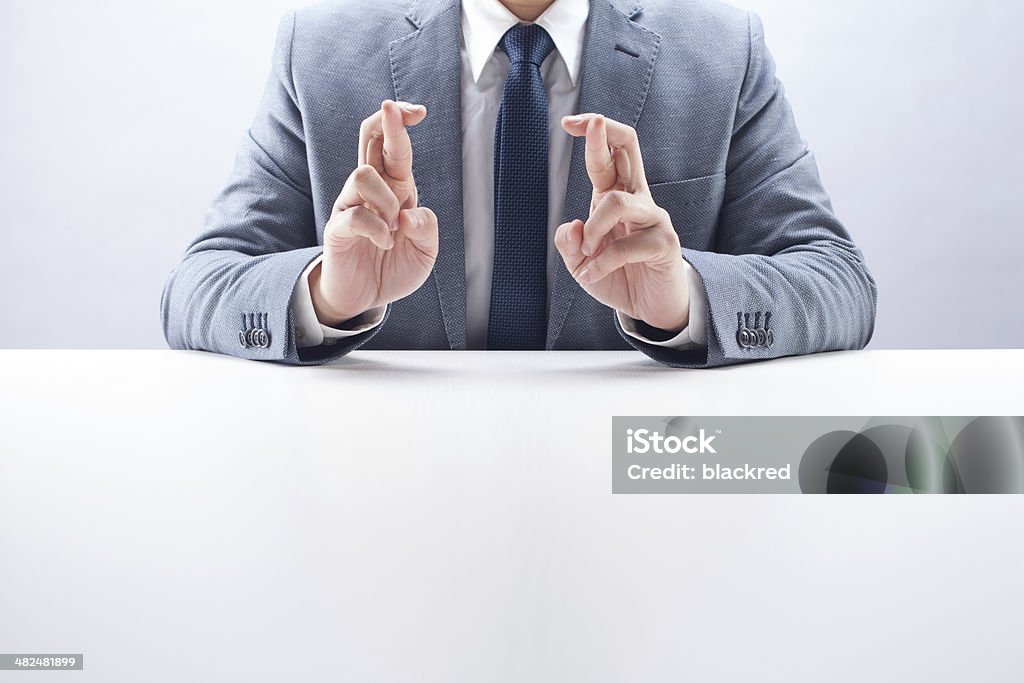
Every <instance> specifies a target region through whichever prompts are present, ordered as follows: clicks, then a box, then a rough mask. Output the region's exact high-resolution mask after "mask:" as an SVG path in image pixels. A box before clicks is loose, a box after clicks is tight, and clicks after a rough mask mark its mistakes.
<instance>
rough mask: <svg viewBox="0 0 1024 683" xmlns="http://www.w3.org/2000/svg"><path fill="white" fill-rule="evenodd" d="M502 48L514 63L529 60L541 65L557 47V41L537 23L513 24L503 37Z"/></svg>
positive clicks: (531, 62)
mask: <svg viewBox="0 0 1024 683" xmlns="http://www.w3.org/2000/svg"><path fill="white" fill-rule="evenodd" d="M501 49H503V50H504V51H505V53H506V54H507V55H508V59H509V61H510V62H512V63H513V64H518V63H521V62H529V63H530V64H533V65H535V66H538V67H539V66H540V65H541V64H543V63H544V60H545V59H547V56H548V55H549V54H551V51H552V50H554V49H555V43H554V42H553V41H552V40H551V36H549V35H548V32H547V31H545V30H544V29H543V28H541V27H540V26H538V25H537V24H518V25H517V26H513V27H512V28H510V29H509V30H508V31H507V32H506V33H505V36H504V37H503V38H502V39H501Z"/></svg>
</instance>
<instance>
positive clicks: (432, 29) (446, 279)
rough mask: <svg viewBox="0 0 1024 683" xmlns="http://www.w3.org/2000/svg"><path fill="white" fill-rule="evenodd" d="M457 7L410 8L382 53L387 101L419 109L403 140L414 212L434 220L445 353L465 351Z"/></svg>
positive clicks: (452, 3) (447, 2)
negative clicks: (387, 68)
mask: <svg viewBox="0 0 1024 683" xmlns="http://www.w3.org/2000/svg"><path fill="white" fill-rule="evenodd" d="M460 7H461V6H460V4H459V2H458V0H443V1H442V2H435V3H416V4H414V5H413V6H412V7H411V8H410V10H409V14H408V15H407V18H408V19H409V21H410V22H411V23H412V24H413V26H415V27H416V28H417V30H416V31H415V32H413V33H410V34H409V35H407V36H404V37H402V38H399V39H398V40H395V41H393V42H391V43H390V45H389V50H390V56H391V76H392V79H393V80H394V84H395V98H396V99H399V100H404V101H407V102H414V103H417V104H423V105H425V106H426V107H427V118H426V119H425V120H424V122H423V123H421V124H420V125H418V126H415V127H413V128H410V129H409V136H410V138H411V139H412V147H413V172H414V173H415V176H416V185H417V186H418V188H419V191H420V195H419V201H420V206H427V207H430V208H431V209H433V210H434V211H435V212H436V213H437V220H438V228H439V231H440V235H439V238H440V249H439V253H438V257H437V264H436V265H435V267H434V270H433V273H432V274H431V279H432V280H433V281H434V285H435V286H436V287H437V294H438V299H439V300H440V304H441V315H442V317H443V318H444V328H445V333H446V334H447V336H448V342H449V344H450V346H451V348H452V349H453V350H465V348H466V252H465V240H464V236H463V206H462V63H461V59H460V55H459V44H460V41H461V36H462V27H461V20H460V16H461V15H460Z"/></svg>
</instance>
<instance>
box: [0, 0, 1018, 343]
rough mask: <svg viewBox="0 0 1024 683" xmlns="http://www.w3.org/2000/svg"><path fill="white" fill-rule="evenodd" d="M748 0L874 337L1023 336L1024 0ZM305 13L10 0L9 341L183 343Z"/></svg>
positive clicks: (5, 85)
mask: <svg viewBox="0 0 1024 683" xmlns="http://www.w3.org/2000/svg"><path fill="white" fill-rule="evenodd" d="M353 1H357V0H353ZM367 1H369V0H367ZM741 4H743V5H744V6H746V7H748V8H750V9H754V10H756V11H757V12H758V13H759V14H760V15H761V16H762V18H763V19H764V21H765V26H766V31H767V37H768V42H769V45H770V46H771V47H772V50H773V52H774V54H775V56H776V58H777V60H778V62H779V73H780V77H781V78H782V79H783V81H784V82H785V83H786V85H787V89H788V93H789V96H790V98H791V100H792V102H793V104H794V107H795V110H796V113H797V117H798V121H799V123H800V125H801V129H802V131H803V133H804V135H805V137H806V138H807V139H808V141H809V142H810V144H811V146H812V148H813V149H814V150H815V151H816V153H817V156H818V160H819V163H820V166H821V169H822V174H823V176H824V179H825V182H826V185H827V187H828V188H829V189H830V191H831V192H832V195H833V197H834V200H835V204H836V207H837V210H838V211H839V214H840V216H841V218H843V219H844V221H845V222H846V223H847V225H848V226H849V227H850V229H851V230H852V232H853V233H854V235H855V237H856V238H857V240H858V241H859V243H860V244H861V246H862V247H863V249H864V251H865V253H866V255H867V258H868V263H869V266H870V267H871V268H872V270H873V271H874V273H875V276H876V278H877V280H878V284H879V289H880V304H879V319H878V327H877V333H876V336H875V341H874V344H873V346H874V348H928V347H969V348H984V347H1022V346H1024V315H1021V314H1020V312H1019V303H1018V300H1019V296H1020V294H1021V292H1022V291H1024V269H1022V268H1020V267H1019V266H1018V265H1017V264H1018V263H1019V259H1020V257H1019V254H1020V253H1021V251H1022V250H1024V230H1022V226H1021V220H1020V218H1019V217H1018V213H1017V205H1016V201H1015V200H1016V198H1018V197H1019V196H1020V183H1021V180H1022V179H1024V162H1022V161H1021V153H1022V151H1024V134H1022V127H1021V123H1020V122H1021V120H1022V119H1024V95H1022V94H1021V90H1020V87H1019V85H1020V82H1021V64H1022V63H1024V48H1022V47H1021V46H1022V45H1024V43H1022V41H1021V40H1020V35H1019V34H1020V28H1021V26H1022V25H1024V4H1022V3H1019V2H1006V1H1005V0H1002V1H1000V0H983V1H978V0H972V1H970V2H968V1H967V0H903V1H902V2H898V3H892V2H883V1H882V0H852V1H848V2H842V3H821V2H812V1H811V0H745V1H743V2H741ZM292 6H294V2H292V1H291V0H246V1H245V2H240V1H238V0H231V1H227V0H223V1H219V2H215V3H214V2H198V1H196V0H182V1H179V2H174V3H167V2H161V3H156V2H145V3H143V2H127V1H126V0H108V1H107V2H103V3H98V2H90V3H83V2H71V1H69V0H49V1H47V2H39V1H38V0H0V88H2V90H0V92H2V95H0V97H2V104H3V106H2V107H0V155H2V156H0V159H2V166H0V221H2V223H0V226H2V237H3V246H2V249H0V347H43V348H46V347H81V348H94V347H126V348H130V347H161V346H163V338H162V335H161V332H160V325H159V314H158V302H159V296H160V291H161V288H162V285H163V282H164V278H165V277H166V275H167V273H168V271H169V270H170V269H171V267H173V265H174V264H175V263H176V262H177V261H178V259H179V258H180V256H181V253H182V251H183V250H184V248H185V247H186V245H187V244H188V242H189V240H190V239H191V238H192V237H193V236H194V235H195V234H196V233H197V232H198V231H199V230H200V228H201V225H202V221H203V215H204V212H205V210H206V207H207V206H208V204H209V202H210V200H211V199H212V198H213V196H214V195H215V194H216V193H217V191H218V190H219V189H220V187H221V186H222V184H223V183H224V181H225V180H226V178H227V175H228V172H229V170H230V168H231V164H232V161H233V157H234V150H235V147H236V145H237V143H238V142H239V140H240V139H241V137H242V135H243V134H244V131H245V129H246V127H247V126H248V124H249V122H250V120H251V117H252V115H253V113H254V112H255V109H256V105H257V103H258V100H259V95H260V92H261V91H262V87H263V83H264V79H265V77H266V74H267V72H268V69H269V61H270V54H271V49H272V47H273V40H274V34H275V29H276V26H277V22H278V20H279V18H280V16H281V15H282V14H283V13H284V12H286V11H287V10H288V9H290V8H291V7H292Z"/></svg>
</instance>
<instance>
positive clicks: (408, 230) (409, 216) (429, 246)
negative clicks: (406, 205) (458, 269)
mask: <svg viewBox="0 0 1024 683" xmlns="http://www.w3.org/2000/svg"><path fill="white" fill-rule="evenodd" d="M398 221H399V226H398V230H399V232H400V233H402V234H403V235H404V236H405V237H407V238H408V239H409V241H411V242H412V243H413V244H414V245H415V246H416V248H417V249H419V250H420V251H421V252H423V253H424V254H425V255H427V256H429V257H431V258H437V250H438V233H437V216H436V215H434V212H433V211H431V210H430V209H428V208H427V207H425V206H418V207H416V208H415V209H403V210H402V211H401V212H400V213H399V215H398Z"/></svg>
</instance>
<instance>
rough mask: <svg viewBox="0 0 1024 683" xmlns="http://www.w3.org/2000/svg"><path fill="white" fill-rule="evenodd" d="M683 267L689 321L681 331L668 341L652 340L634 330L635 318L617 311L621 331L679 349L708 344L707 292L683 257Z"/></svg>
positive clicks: (691, 348)
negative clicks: (687, 287) (688, 303)
mask: <svg viewBox="0 0 1024 683" xmlns="http://www.w3.org/2000/svg"><path fill="white" fill-rule="evenodd" d="M683 268H684V269H685V271H686V283H687V284H688V285H689V287H690V322H689V323H688V324H687V325H686V327H684V328H683V330H682V332H680V333H679V334H677V335H676V336H674V337H672V338H671V339H669V340H668V341H654V340H651V339H648V338H646V337H644V336H643V335H642V334H640V333H639V332H637V331H636V321H635V320H633V319H632V318H629V317H627V316H624V315H622V313H617V315H618V316H619V324H620V325H622V331H623V332H625V333H626V334H628V335H629V336H630V337H633V338H634V339H639V340H640V341H642V342H644V343H646V344H651V345H652V346H664V347H666V348H670V349H676V350H679V351H692V350H694V349H702V348H705V347H706V346H707V345H708V338H707V321H708V294H707V292H706V291H705V290H704V283H703V282H702V281H701V279H700V274H699V273H698V272H697V271H696V270H694V268H693V266H691V265H690V264H689V262H688V261H686V260H685V259H684V260H683Z"/></svg>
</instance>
